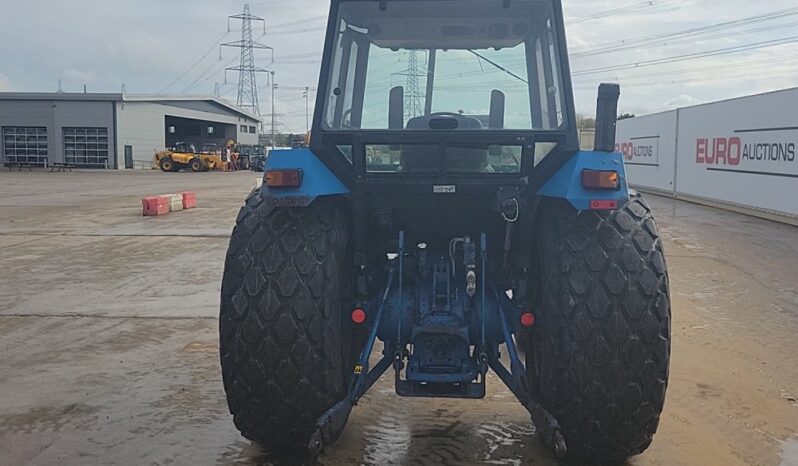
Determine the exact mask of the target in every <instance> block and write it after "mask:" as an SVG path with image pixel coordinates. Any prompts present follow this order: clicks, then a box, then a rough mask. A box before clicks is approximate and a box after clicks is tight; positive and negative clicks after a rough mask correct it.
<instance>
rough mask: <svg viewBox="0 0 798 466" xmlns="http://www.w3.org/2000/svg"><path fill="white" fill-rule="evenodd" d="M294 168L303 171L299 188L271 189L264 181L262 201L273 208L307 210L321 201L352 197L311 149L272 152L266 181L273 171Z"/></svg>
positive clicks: (265, 169)
mask: <svg viewBox="0 0 798 466" xmlns="http://www.w3.org/2000/svg"><path fill="white" fill-rule="evenodd" d="M292 168H293V169H299V170H302V184H301V185H300V186H299V187H298V188H289V189H285V188H280V189H270V188H269V187H268V186H266V183H265V180H264V183H263V188H261V198H263V199H264V200H265V201H266V202H268V203H269V204H272V205H278V206H286V207H307V206H309V205H310V204H311V203H312V202H313V201H314V200H315V199H316V198H317V197H321V196H334V195H339V194H349V189H347V188H346V186H344V184H343V183H341V180H339V179H338V178H337V177H336V176H335V175H334V174H333V172H331V171H330V169H329V168H327V166H326V165H324V163H323V162H322V161H321V160H319V158H318V157H317V156H316V154H314V153H313V152H312V151H311V150H310V149H291V150H275V151H271V152H269V157H268V159H266V166H265V168H264V177H265V176H266V172H268V171H269V170H281V169H292Z"/></svg>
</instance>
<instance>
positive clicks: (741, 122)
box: [618, 89, 798, 217]
mask: <svg viewBox="0 0 798 466" xmlns="http://www.w3.org/2000/svg"><path fill="white" fill-rule="evenodd" d="M796 109H798V89H788V90H784V91H778V92H773V93H769V94H763V95H757V96H751V97H744V98H740V99H734V100H728V101H723V102H717V103H712V104H706V105H699V106H696V107H690V108H683V109H679V110H676V111H672V112H667V113H662V114H657V115H650V116H644V117H639V118H633V119H630V120H622V121H619V122H618V150H619V151H620V152H622V153H623V154H624V156H625V158H626V159H627V171H628V176H629V181H630V183H631V184H633V185H637V186H640V187H643V188H652V189H655V190H666V191H673V192H675V193H676V194H677V195H680V194H681V195H685V196H693V197H697V198H703V199H706V200H710V201H718V202H721V203H727V204H734V205H738V206H743V207H748V208H752V209H757V210H766V211H771V212H776V213H781V214H786V215H789V216H793V217H794V216H798V159H797V158H796V152H797V151H798V147H796V146H798V111H796ZM677 122H678V127H677ZM677 141H678V143H677ZM677 145H678V147H676V146H677ZM674 173H675V176H674Z"/></svg>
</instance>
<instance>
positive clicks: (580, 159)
mask: <svg viewBox="0 0 798 466" xmlns="http://www.w3.org/2000/svg"><path fill="white" fill-rule="evenodd" d="M582 170H614V171H617V172H618V175H619V176H620V181H621V189H619V190H617V191H608V190H598V189H591V190H587V189H585V188H583V187H582ZM538 194H540V195H541V196H546V197H554V198H560V199H566V200H568V202H570V203H571V205H573V206H574V208H576V209H577V210H591V209H592V207H591V205H592V204H593V203H594V202H595V201H617V202H618V207H621V206H623V205H624V204H626V203H627V202H628V201H629V185H628V184H627V181H626V168H625V167H624V163H623V156H622V155H621V154H618V153H607V152H587V151H580V152H577V153H576V154H574V156H573V157H571V160H569V161H568V163H566V164H565V165H563V166H562V168H560V169H559V170H558V171H557V173H555V174H554V176H552V177H551V178H550V179H549V180H548V181H547V182H546V184H544V185H543V187H542V188H541V189H540V191H538Z"/></svg>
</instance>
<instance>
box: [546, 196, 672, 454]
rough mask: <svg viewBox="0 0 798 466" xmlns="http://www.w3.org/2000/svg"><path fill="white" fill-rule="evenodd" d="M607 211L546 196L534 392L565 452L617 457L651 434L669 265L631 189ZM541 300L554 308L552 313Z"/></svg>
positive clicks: (660, 395)
mask: <svg viewBox="0 0 798 466" xmlns="http://www.w3.org/2000/svg"><path fill="white" fill-rule="evenodd" d="M630 197H631V198H630V201H629V202H628V203H627V204H626V205H625V206H624V207H622V208H621V209H619V210H617V211H613V212H594V211H584V212H577V211H576V210H575V209H573V208H572V207H571V206H570V205H568V204H566V203H564V202H555V201H551V202H549V201H547V204H546V206H545V207H544V212H543V215H544V217H543V219H542V220H541V225H542V227H541V228H542V232H541V233H540V238H539V240H540V243H539V244H540V247H541V251H542V252H541V253H542V255H543V260H542V264H543V265H542V268H543V270H542V272H543V275H544V277H543V279H544V282H546V281H547V283H545V285H544V286H545V287H546V288H547V289H550V290H551V291H550V292H545V293H544V301H543V309H544V311H543V319H545V320H547V322H543V323H542V326H543V328H544V329H545V332H544V334H543V336H542V339H543V341H544V343H543V346H544V347H545V353H544V354H546V356H545V357H544V361H545V360H549V364H546V362H544V363H543V367H542V369H541V375H540V385H539V387H540V388H539V390H540V397H541V400H542V402H543V405H544V406H546V407H547V408H548V409H549V410H550V411H551V412H552V413H553V414H554V416H555V417H556V418H557V419H558V420H559V422H560V424H561V427H562V431H563V435H564V437H565V440H566V442H567V444H568V451H569V455H571V456H574V457H579V458H593V459H601V460H610V461H614V460H620V459H623V458H627V457H629V456H634V455H636V454H639V453H642V452H643V451H644V450H646V449H647V448H648V446H649V445H650V444H651V442H652V438H653V435H654V433H655V432H656V430H657V426H658V424H659V420H660V414H661V412H662V410H663V406H664V402H665V392H666V388H667V383H668V372H669V359H670V330H671V310H670V298H669V292H668V286H669V284H668V275H667V267H666V264H665V259H664V255H663V246H662V241H661V239H660V237H659V234H658V231H657V227H656V223H655V221H654V219H653V217H652V214H651V209H650V208H649V206H648V204H647V203H646V202H645V201H644V200H643V198H642V197H641V196H640V195H639V194H638V193H636V192H631V196H630ZM545 310H551V311H553V312H551V313H550V315H549V316H547V315H546V311H545Z"/></svg>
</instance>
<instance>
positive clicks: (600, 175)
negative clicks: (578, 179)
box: [582, 170, 621, 191]
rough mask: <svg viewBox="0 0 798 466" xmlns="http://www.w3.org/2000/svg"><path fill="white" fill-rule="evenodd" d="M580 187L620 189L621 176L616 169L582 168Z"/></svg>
mask: <svg viewBox="0 0 798 466" xmlns="http://www.w3.org/2000/svg"><path fill="white" fill-rule="evenodd" d="M582 187H583V188H585V189H608V190H615V191H617V190H619V189H621V177H620V175H618V172H616V171H600V170H582Z"/></svg>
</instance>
